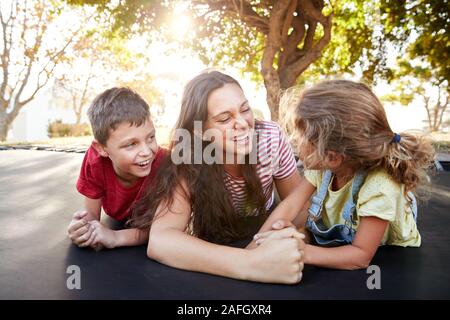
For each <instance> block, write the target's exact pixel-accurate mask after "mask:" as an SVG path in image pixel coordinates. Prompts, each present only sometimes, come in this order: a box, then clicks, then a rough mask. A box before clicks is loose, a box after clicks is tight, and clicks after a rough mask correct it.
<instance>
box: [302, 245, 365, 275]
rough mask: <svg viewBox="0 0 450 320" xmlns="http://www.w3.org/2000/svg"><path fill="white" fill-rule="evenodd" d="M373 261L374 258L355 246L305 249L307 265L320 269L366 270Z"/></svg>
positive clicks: (308, 246) (310, 246)
mask: <svg viewBox="0 0 450 320" xmlns="http://www.w3.org/2000/svg"><path fill="white" fill-rule="evenodd" d="M371 260H372V256H369V255H368V254H367V253H366V252H365V251H364V250H362V249H360V248H358V247H356V246H353V245H346V246H342V247H335V248H323V247H318V246H313V245H306V248H305V260H304V262H305V264H311V265H315V266H318V267H324V268H332V269H343V270H356V269H365V268H367V267H368V265H369V264H370V261H371Z"/></svg>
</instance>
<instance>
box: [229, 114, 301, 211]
mask: <svg viewBox="0 0 450 320" xmlns="http://www.w3.org/2000/svg"><path fill="white" fill-rule="evenodd" d="M255 133H256V135H257V159H258V160H257V165H256V172H257V175H258V177H259V178H260V179H261V185H262V189H263V192H264V196H265V198H266V199H267V200H266V209H267V210H269V209H270V208H271V207H272V205H273V202H274V198H275V196H274V189H273V183H274V179H277V180H282V179H286V178H289V177H290V176H292V174H294V172H295V170H296V169H297V166H296V162H295V158H294V153H293V152H292V148H291V146H290V145H289V143H288V142H287V139H286V137H285V135H284V134H283V132H282V131H281V129H280V127H279V126H278V124H276V123H275V122H272V121H257V122H256V123H255ZM225 186H226V188H227V190H228V191H229V192H230V194H231V199H232V202H233V207H234V209H235V211H236V213H237V214H239V215H242V216H248V215H252V213H251V212H248V211H249V210H248V208H249V204H248V203H247V191H246V183H245V180H244V178H243V177H234V176H232V175H230V174H229V173H227V172H225Z"/></svg>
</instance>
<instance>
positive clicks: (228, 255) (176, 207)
mask: <svg viewBox="0 0 450 320" xmlns="http://www.w3.org/2000/svg"><path fill="white" fill-rule="evenodd" d="M160 208H161V209H159V210H158V212H157V216H156V218H155V220H154V221H153V224H152V227H151V229H150V235H149V242H148V248H147V255H148V256H149V257H150V258H152V259H155V260H157V261H159V262H161V263H164V264H166V265H169V266H171V267H175V268H180V269H185V270H191V271H198V272H206V273H211V274H216V275H221V276H225V277H231V278H236V279H242V280H252V281H259V282H276V283H296V282H299V281H300V279H301V272H302V269H303V264H302V262H301V254H300V250H301V249H302V247H303V246H302V245H299V244H300V242H301V240H298V239H296V238H294V237H285V238H283V239H268V240H269V241H266V242H265V243H264V244H262V245H261V246H259V247H258V248H256V249H254V250H246V249H240V248H233V247H228V246H223V245H217V244H213V243H210V242H207V241H204V240H201V239H198V238H196V237H194V236H191V235H188V234H187V233H186V228H187V226H188V223H189V218H190V215H191V206H190V202H189V200H188V199H186V197H185V196H184V195H183V193H181V187H180V186H179V187H178V188H177V190H175V195H174V201H173V204H172V206H171V207H170V210H169V209H167V208H166V209H162V206H161V207H160Z"/></svg>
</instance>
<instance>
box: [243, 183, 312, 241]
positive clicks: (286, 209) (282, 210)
mask: <svg viewBox="0 0 450 320" xmlns="http://www.w3.org/2000/svg"><path fill="white" fill-rule="evenodd" d="M285 180H289V178H288V179H285ZM283 181H284V180H281V181H279V182H277V189H278V184H281V185H283ZM280 190H287V189H286V188H285V186H283V187H282V188H280ZM315 190H316V187H314V186H313V185H312V184H311V183H310V182H309V181H308V180H307V179H306V178H304V177H301V178H300V181H299V183H298V184H297V186H296V187H295V188H294V190H292V191H291V192H290V194H289V195H288V196H287V197H286V198H285V199H284V200H283V201H281V202H280V204H279V205H278V206H277V207H276V208H275V210H273V212H272V213H271V214H270V216H269V217H268V218H267V220H266V221H265V222H264V224H263V225H262V227H261V228H260V229H259V231H258V234H259V233H263V232H266V231H269V230H271V229H272V224H274V223H275V222H276V221H278V220H284V221H290V222H292V221H294V219H295V220H296V222H297V221H300V223H298V224H299V225H302V226H303V225H304V224H305V222H306V218H307V217H306V215H305V216H304V217H303V216H302V217H299V215H300V214H301V213H302V209H303V207H304V205H305V204H306V202H307V201H308V200H309V198H311V196H312V194H313V193H314V191H315ZM247 248H248V249H253V248H256V242H255V240H252V242H250V243H249V245H248V246H247Z"/></svg>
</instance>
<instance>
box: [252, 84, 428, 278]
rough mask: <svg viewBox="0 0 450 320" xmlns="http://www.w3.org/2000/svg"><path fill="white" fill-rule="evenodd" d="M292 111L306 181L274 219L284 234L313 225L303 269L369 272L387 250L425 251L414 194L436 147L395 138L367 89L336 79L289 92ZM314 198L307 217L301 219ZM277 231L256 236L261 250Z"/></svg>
mask: <svg viewBox="0 0 450 320" xmlns="http://www.w3.org/2000/svg"><path fill="white" fill-rule="evenodd" d="M286 107H287V108H290V109H291V110H290V112H289V111H288V112H285V113H284V114H288V115H289V117H290V119H289V120H288V121H287V122H286V124H289V126H288V127H290V129H291V130H292V129H293V130H292V131H293V132H294V136H295V137H296V139H295V143H296V145H297V147H298V150H299V157H300V159H301V160H302V162H303V164H304V167H305V169H306V170H305V178H306V179H304V180H303V181H302V182H301V184H300V185H299V186H298V187H297V188H296V190H295V191H294V192H292V193H291V194H290V195H289V197H288V198H286V199H285V200H284V201H283V202H282V203H281V204H280V205H279V206H278V207H277V208H276V209H275V210H274V212H273V213H272V215H273V217H272V218H273V219H281V220H279V221H278V228H280V227H283V226H285V225H288V224H289V222H287V221H294V219H295V218H297V219H296V223H299V224H301V225H306V229H307V230H308V231H309V232H310V233H311V240H312V243H313V244H314V245H306V248H305V258H304V263H305V264H308V263H309V264H312V265H316V266H321V267H328V268H337V269H359V268H366V267H367V266H368V265H369V264H370V261H371V260H372V257H373V256H374V254H375V252H376V250H377V248H378V246H379V245H380V244H390V245H397V246H404V247H406V246H411V247H418V246H420V244H421V238H420V234H419V231H418V230H417V224H416V222H417V206H416V200H415V196H414V192H415V190H416V188H417V187H418V186H419V185H420V184H421V183H422V182H424V181H426V180H427V175H426V172H425V170H426V169H427V168H429V167H430V166H431V163H432V161H433V148H432V147H431V145H430V143H429V142H427V141H425V140H424V139H423V138H422V137H416V136H413V135H411V134H408V133H401V134H397V133H394V132H393V131H392V130H391V128H390V126H389V123H388V121H387V118H386V114H385V112H384V109H383V106H382V105H381V103H380V101H379V100H378V99H377V97H376V96H375V95H374V93H373V92H372V91H371V90H370V89H369V88H368V87H367V86H366V85H364V84H362V83H355V82H352V81H344V80H335V81H327V82H323V83H320V84H318V85H316V86H314V87H312V88H310V89H308V90H306V91H304V92H303V93H301V94H298V93H296V92H293V91H290V92H288V93H287V94H286V95H285V96H284V98H283V99H282V108H286ZM314 192H315V195H314V196H313V197H312V198H311V205H310V207H309V209H308V212H305V211H303V212H301V213H300V211H302V210H301V208H302V207H303V206H304V205H305V203H306V202H307V200H308V199H310V197H311V195H313V193H314ZM297 215H298V216H297ZM272 232H273V231H269V232H266V233H261V234H258V235H256V236H255V238H256V239H257V241H256V242H257V244H260V243H262V242H263V239H265V237H267V236H268V235H271V234H272Z"/></svg>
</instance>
